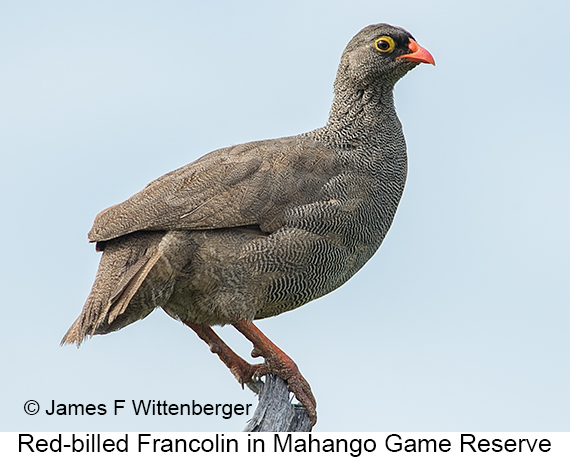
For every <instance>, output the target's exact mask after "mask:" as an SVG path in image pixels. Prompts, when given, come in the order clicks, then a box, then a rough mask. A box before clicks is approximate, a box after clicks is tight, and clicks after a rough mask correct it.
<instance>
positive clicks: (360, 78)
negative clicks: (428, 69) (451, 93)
mask: <svg viewBox="0 0 570 457" xmlns="http://www.w3.org/2000/svg"><path fill="white" fill-rule="evenodd" d="M420 63H430V64H432V65H435V61H434V59H433V57H432V55H431V54H430V53H429V52H428V51H427V50H426V49H424V48H422V47H421V46H420V45H419V44H418V43H417V42H416V40H415V39H414V37H413V36H412V35H411V34H410V33H409V32H407V31H406V30H404V29H402V28H400V27H394V26H392V25H389V24H376V25H370V26H368V27H366V28H364V29H362V30H361V31H360V32H358V33H357V34H356V35H355V36H354V38H353V39H352V40H350V42H349V43H348V45H347V46H346V49H345V50H344V52H343V54H342V57H341V62H340V66H339V76H340V75H342V79H344V80H345V81H343V82H345V83H346V82H348V83H349V84H350V85H351V86H352V87H353V88H357V89H365V88H366V87H369V86H371V85H376V84H386V85H389V86H393V85H394V84H395V83H396V82H397V81H398V80H399V79H400V78H401V77H402V76H404V75H405V74H406V73H407V72H408V71H410V70H411V69H412V68H414V67H415V66H417V65H418V64H420Z"/></svg>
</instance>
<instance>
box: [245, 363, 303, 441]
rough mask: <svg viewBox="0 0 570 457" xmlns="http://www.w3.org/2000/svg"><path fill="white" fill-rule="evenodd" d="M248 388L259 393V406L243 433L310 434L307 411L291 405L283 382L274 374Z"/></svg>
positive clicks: (288, 393)
mask: <svg viewBox="0 0 570 457" xmlns="http://www.w3.org/2000/svg"><path fill="white" fill-rule="evenodd" d="M248 386H249V387H250V388H251V389H252V390H253V391H254V392H255V391H259V392H258V395H259V404H258V405H257V408H256V409H255V412H254V413H253V416H252V418H251V419H250V421H249V422H248V424H247V425H246V427H245V428H244V429H243V431H244V432H310V431H311V421H310V419H309V415H308V414H307V410H306V409H305V408H304V407H303V406H301V405H294V404H292V403H291V398H290V397H291V394H290V392H289V388H288V387H287V382H285V381H284V380H283V379H281V378H280V377H278V376H276V375H274V374H268V375H266V376H265V382H261V381H258V382H256V383H255V384H253V385H251V383H250V384H248Z"/></svg>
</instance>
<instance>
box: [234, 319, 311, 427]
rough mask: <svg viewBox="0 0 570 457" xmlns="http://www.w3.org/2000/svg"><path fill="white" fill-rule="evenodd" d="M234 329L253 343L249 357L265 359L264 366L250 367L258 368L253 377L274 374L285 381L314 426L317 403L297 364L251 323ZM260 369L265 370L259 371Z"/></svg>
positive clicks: (243, 323) (236, 325) (240, 322)
mask: <svg viewBox="0 0 570 457" xmlns="http://www.w3.org/2000/svg"><path fill="white" fill-rule="evenodd" d="M234 327H236V329H237V330H239V331H240V332H241V333H242V334H243V335H244V336H245V337H246V338H247V339H249V340H250V341H251V342H252V343H253V351H251V356H252V357H263V358H264V359H265V365H250V366H251V367H260V369H259V371H258V372H256V373H255V376H257V377H259V376H263V375H264V374H267V373H274V374H276V375H277V376H279V377H280V378H281V379H283V380H285V381H287V384H288V386H289V391H290V392H292V393H293V394H294V395H295V397H296V398H297V400H299V401H300V402H301V404H302V405H303V406H304V407H305V409H306V410H307V413H308V414H309V419H310V420H311V425H313V426H314V425H315V424H316V422H317V401H316V400H315V397H314V395H313V392H312V391H311V386H310V385H309V383H308V382H307V380H306V379H305V378H304V377H303V375H302V374H301V372H300V371H299V368H298V367H297V364H296V363H295V362H294V361H293V360H292V359H291V358H290V357H289V356H288V355H287V354H285V353H284V352H283V351H282V350H281V349H279V348H278V347H277V346H276V345H275V344H274V343H273V342H272V341H271V340H269V338H267V337H266V336H265V335H264V334H263V333H262V332H261V331H260V330H259V329H258V328H257V327H256V326H254V325H253V324H252V323H251V322H249V323H248V322H247V321H239V322H238V323H236V324H234ZM261 367H266V368H265V369H261Z"/></svg>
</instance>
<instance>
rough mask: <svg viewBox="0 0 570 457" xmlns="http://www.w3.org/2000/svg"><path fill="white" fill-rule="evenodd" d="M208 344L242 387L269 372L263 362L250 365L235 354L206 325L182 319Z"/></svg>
mask: <svg viewBox="0 0 570 457" xmlns="http://www.w3.org/2000/svg"><path fill="white" fill-rule="evenodd" d="M182 322H183V323H184V324H185V325H187V326H188V327H190V328H191V329H192V330H194V331H195V332H196V334H197V335H198V336H199V337H200V338H201V339H202V340H203V341H205V342H206V344H208V346H210V351H212V352H213V353H214V354H217V355H218V357H219V358H220V360H221V361H222V362H224V364H225V365H226V366H227V367H228V368H229V369H230V371H231V372H232V374H233V375H234V376H235V377H236V379H237V380H238V382H239V383H240V384H241V387H242V388H243V386H244V384H247V383H248V382H250V381H251V380H253V379H257V378H259V377H261V376H263V375H265V374H267V373H268V372H269V367H268V366H267V365H265V364H259V365H251V364H249V363H248V362H246V361H245V360H244V359H242V358H241V357H240V356H239V355H237V354H236V353H235V352H234V351H232V350H231V348H230V347H229V346H228V345H227V344H226V343H224V341H223V340H222V339H221V338H220V337H219V336H218V335H217V334H216V332H214V330H212V328H211V327H208V326H207V325H197V324H194V323H192V322H185V321H182Z"/></svg>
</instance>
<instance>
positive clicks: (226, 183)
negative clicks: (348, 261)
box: [88, 137, 338, 242]
mask: <svg viewBox="0 0 570 457" xmlns="http://www.w3.org/2000/svg"><path fill="white" fill-rule="evenodd" d="M334 162H335V161H334V158H333V154H332V153H331V152H330V151H329V150H326V149H323V148H322V147H321V146H319V145H318V144H317V143H316V142H314V141H312V140H308V139H303V138H298V137H297V138H296V137H288V138H281V139H278V140H266V141H257V142H253V143H246V144H242V145H238V146H233V147H230V148H225V149H219V150H217V151H213V152H211V153H209V154H206V155H205V156H203V157H201V158H200V159H198V160H196V161H195V162H192V163H190V164H188V165H186V166H184V167H182V168H179V169H178V170H174V171H172V172H170V173H168V174H166V175H164V176H162V177H160V178H158V179H156V180H155V181H153V182H151V183H150V184H149V185H148V186H146V187H145V188H144V189H143V190H142V191H140V192H139V193H137V194H135V195H133V196H132V197H131V198H129V199H128V200H126V201H124V202H123V203H119V204H118V205H114V206H111V207H110V208H107V209H106V210H104V211H102V212H101V213H99V214H98V215H97V217H96V218H95V222H94V225H93V228H92V229H91V231H90V232H89V235H88V236H89V240H90V241H92V242H98V241H106V240H110V239H113V238H116V237H118V236H122V235H125V234H127V233H132V232H136V231H139V230H196V229H215V228H227V227H238V226H247V225H258V226H260V227H261V229H262V230H264V231H267V232H272V231H274V230H276V229H277V228H279V226H280V225H281V224H282V223H283V217H284V214H285V213H286V211H287V210H288V209H290V208H292V207H294V206H297V205H303V204H307V203H311V202H313V201H316V200H318V198H319V194H320V193H321V189H322V187H323V185H324V184H325V183H326V182H327V181H328V180H329V179H331V178H332V177H333V176H334V175H335V174H337V173H338V170H336V169H337V168H338V166H335V163H334Z"/></svg>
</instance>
